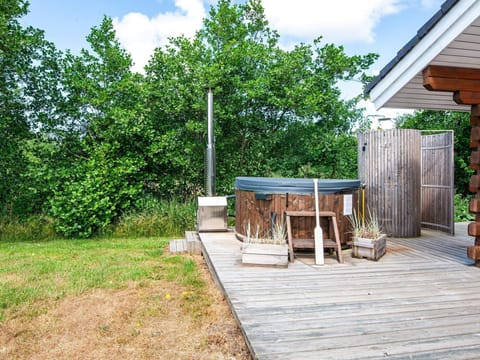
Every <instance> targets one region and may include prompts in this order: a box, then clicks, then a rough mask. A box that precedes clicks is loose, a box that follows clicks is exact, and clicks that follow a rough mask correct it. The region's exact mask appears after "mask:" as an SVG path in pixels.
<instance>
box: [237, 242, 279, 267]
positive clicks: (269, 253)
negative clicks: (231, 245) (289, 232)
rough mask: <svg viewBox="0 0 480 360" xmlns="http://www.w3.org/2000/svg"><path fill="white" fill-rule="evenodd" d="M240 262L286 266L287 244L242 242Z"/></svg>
mask: <svg viewBox="0 0 480 360" xmlns="http://www.w3.org/2000/svg"><path fill="white" fill-rule="evenodd" d="M242 263H243V264H247V265H263V266H281V267H288V245H270V244H248V243H243V244H242Z"/></svg>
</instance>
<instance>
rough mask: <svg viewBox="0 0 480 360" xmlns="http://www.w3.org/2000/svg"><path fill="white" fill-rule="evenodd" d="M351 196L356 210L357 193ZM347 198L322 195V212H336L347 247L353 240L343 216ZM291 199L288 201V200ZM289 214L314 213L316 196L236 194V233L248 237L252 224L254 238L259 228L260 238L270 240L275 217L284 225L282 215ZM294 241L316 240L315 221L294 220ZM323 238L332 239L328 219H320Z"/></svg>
mask: <svg viewBox="0 0 480 360" xmlns="http://www.w3.org/2000/svg"><path fill="white" fill-rule="evenodd" d="M351 195H352V206H353V208H354V209H355V210H357V206H358V201H357V193H356V192H354V193H353V194H351ZM344 196H345V195H344V194H319V199H318V202H319V208H320V211H333V212H335V214H336V218H337V223H338V231H339V233H340V241H341V243H342V244H347V242H349V241H350V240H351V236H352V235H351V231H352V228H351V224H350V220H349V219H348V217H347V216H344ZM287 198H288V199H287ZM286 210H290V211H315V197H314V195H313V194H291V193H289V194H288V195H287V194H286V193H285V194H257V193H255V192H253V191H244V190H236V200H235V231H236V232H237V233H238V234H241V235H246V229H247V226H248V224H250V228H251V233H252V234H255V232H256V229H257V225H258V233H259V236H260V237H268V236H269V235H270V229H271V219H272V214H276V219H277V220H280V221H284V219H283V214H284V212H285V211H286ZM291 221H292V232H293V233H292V236H293V238H300V239H308V238H311V239H313V238H314V234H313V231H314V228H315V218H311V217H309V218H302V217H300V218H297V217H295V218H292V220H291ZM321 226H322V229H323V231H324V238H329V239H333V234H329V233H328V231H329V227H328V224H327V220H326V219H321Z"/></svg>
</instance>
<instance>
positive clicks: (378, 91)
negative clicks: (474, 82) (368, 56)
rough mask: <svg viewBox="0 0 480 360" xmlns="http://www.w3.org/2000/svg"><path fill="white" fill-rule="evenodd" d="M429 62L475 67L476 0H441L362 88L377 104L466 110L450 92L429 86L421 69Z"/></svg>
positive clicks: (478, 43) (478, 47)
mask: <svg viewBox="0 0 480 360" xmlns="http://www.w3.org/2000/svg"><path fill="white" fill-rule="evenodd" d="M430 65H440V66H450V67H461V68H473V69H480V0H456V1H451V0H450V1H446V2H445V3H444V4H443V5H442V9H441V10H439V11H438V12H437V13H436V14H435V15H434V16H433V17H432V18H431V19H430V20H429V21H428V22H427V23H426V24H425V25H424V26H423V27H422V28H421V29H420V30H419V31H418V32H417V34H416V36H415V37H414V38H412V40H410V41H409V42H408V43H407V45H405V46H404V47H403V48H402V49H401V50H400V51H399V52H398V53H397V56H396V57H395V58H394V59H393V60H392V61H390V63H389V64H387V65H386V66H385V67H384V68H383V69H382V71H381V72H380V74H379V75H378V76H377V77H376V78H375V79H374V80H373V81H372V82H371V83H370V84H368V85H367V88H366V93H367V94H369V96H370V99H371V101H372V102H373V103H374V105H375V107H376V108H377V109H379V108H382V107H384V108H399V109H432V110H453V111H470V108H471V107H470V106H469V105H459V104H457V103H456V102H455V101H454V99H453V94H452V92H439V91H429V90H427V89H426V88H425V87H424V86H423V76H422V71H423V70H424V69H425V68H426V67H427V66H430Z"/></svg>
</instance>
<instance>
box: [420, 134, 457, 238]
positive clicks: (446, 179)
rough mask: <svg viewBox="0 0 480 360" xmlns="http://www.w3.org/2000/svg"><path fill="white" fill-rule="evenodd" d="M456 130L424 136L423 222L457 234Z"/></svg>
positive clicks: (431, 226)
mask: <svg viewBox="0 0 480 360" xmlns="http://www.w3.org/2000/svg"><path fill="white" fill-rule="evenodd" d="M453 151H454V149H453V132H452V131H449V132H444V133H439V134H433V135H423V136H422V226H424V227H428V228H431V229H435V230H442V231H446V232H449V233H451V234H453V233H454V232H455V228H454V213H453V206H454V205H453V194H454V173H453V171H454V164H453Z"/></svg>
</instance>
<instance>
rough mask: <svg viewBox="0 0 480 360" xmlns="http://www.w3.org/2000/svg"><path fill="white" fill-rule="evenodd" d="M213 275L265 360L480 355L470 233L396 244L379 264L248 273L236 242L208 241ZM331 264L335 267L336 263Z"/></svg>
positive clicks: (479, 293) (479, 292)
mask: <svg viewBox="0 0 480 360" xmlns="http://www.w3.org/2000/svg"><path fill="white" fill-rule="evenodd" d="M200 238H201V240H202V246H203V253H204V256H205V259H206V261H207V263H208V265H209V267H210V270H211V272H212V274H213V276H214V278H215V279H216V281H217V284H218V285H219V286H220V288H221V289H222V291H223V292H224V294H225V296H226V298H227V300H228V302H229V304H230V306H231V309H232V312H233V313H234V315H235V316H236V318H237V320H238V322H239V325H240V327H241V329H242V331H243V333H244V336H245V338H246V341H247V344H248V346H249V348H250V351H251V353H252V355H253V357H254V358H258V359H302V358H311V359H367V358H368V359H371V358H382V359H385V358H390V359H410V358H415V359H463V358H468V359H471V358H478V356H479V354H480V306H479V305H480V269H478V268H476V267H475V266H473V261H472V260H470V259H468V258H467V256H466V247H467V246H468V245H471V243H472V241H473V240H472V239H471V238H469V237H468V236H467V235H466V225H465V224H458V225H457V235H456V236H454V237H452V236H448V235H445V234H442V233H439V232H436V231H430V230H423V231H422V236H421V237H420V238H415V239H388V250H387V254H386V255H385V256H384V257H383V258H381V259H380V260H379V261H377V262H373V261H368V260H363V259H353V258H351V256H349V253H348V251H345V252H344V255H345V258H346V262H345V264H338V263H336V261H335V260H334V259H333V258H332V259H328V260H327V261H326V265H324V266H312V265H311V264H312V263H313V259H312V258H311V257H310V258H308V257H305V258H301V259H300V260H296V261H295V263H293V264H290V266H289V268H287V269H277V268H265V267H248V266H244V265H242V264H241V253H240V243H239V242H238V241H237V240H236V239H235V236H234V234H233V233H201V234H200ZM330 260H331V261H330Z"/></svg>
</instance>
